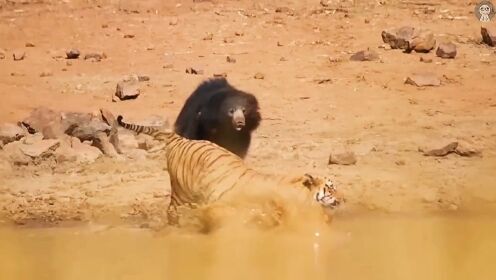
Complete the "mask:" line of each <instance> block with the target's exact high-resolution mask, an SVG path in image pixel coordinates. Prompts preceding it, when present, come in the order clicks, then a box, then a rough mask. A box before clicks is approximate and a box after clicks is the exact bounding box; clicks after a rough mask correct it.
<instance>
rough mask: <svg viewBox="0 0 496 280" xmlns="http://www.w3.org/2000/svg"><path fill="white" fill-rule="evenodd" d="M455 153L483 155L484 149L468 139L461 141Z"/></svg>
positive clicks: (470, 155)
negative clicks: (467, 140)
mask: <svg viewBox="0 0 496 280" xmlns="http://www.w3.org/2000/svg"><path fill="white" fill-rule="evenodd" d="M455 153H456V154H457V155H459V156H462V157H481V156H482V151H481V150H480V149H479V148H477V147H475V146H474V145H473V144H471V143H469V142H466V141H459V142H458V146H457V147H456V150H455Z"/></svg>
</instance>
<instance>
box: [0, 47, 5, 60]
mask: <svg viewBox="0 0 496 280" xmlns="http://www.w3.org/2000/svg"><path fill="white" fill-rule="evenodd" d="M0 59H5V50H3V49H0Z"/></svg>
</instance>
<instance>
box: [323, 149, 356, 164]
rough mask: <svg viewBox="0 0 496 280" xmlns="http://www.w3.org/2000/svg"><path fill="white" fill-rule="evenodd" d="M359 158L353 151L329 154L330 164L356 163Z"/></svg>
mask: <svg viewBox="0 0 496 280" xmlns="http://www.w3.org/2000/svg"><path fill="white" fill-rule="evenodd" d="M356 162H357V159H356V156H355V153H353V152H350V151H348V152H342V153H336V154H330V155H329V162H328V164H338V165H354V164H356Z"/></svg>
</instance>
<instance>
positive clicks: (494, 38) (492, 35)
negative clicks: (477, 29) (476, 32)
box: [481, 26, 496, 47]
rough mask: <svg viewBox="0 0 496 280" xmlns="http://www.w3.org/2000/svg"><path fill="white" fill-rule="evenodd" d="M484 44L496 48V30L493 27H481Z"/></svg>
mask: <svg viewBox="0 0 496 280" xmlns="http://www.w3.org/2000/svg"><path fill="white" fill-rule="evenodd" d="M481 35H482V42H484V43H485V44H487V45H489V46H491V47H496V28H495V27H492V26H486V27H481Z"/></svg>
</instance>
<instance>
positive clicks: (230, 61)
mask: <svg viewBox="0 0 496 280" xmlns="http://www.w3.org/2000/svg"><path fill="white" fill-rule="evenodd" d="M226 61H227V62H228V63H236V58H234V57H232V56H227V57H226Z"/></svg>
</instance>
